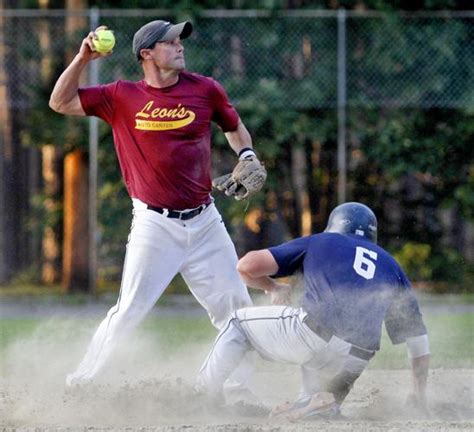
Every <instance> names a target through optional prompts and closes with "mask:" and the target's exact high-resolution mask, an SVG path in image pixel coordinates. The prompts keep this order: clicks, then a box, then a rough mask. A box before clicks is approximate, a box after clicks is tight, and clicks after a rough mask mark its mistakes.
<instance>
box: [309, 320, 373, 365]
mask: <svg viewBox="0 0 474 432" xmlns="http://www.w3.org/2000/svg"><path fill="white" fill-rule="evenodd" d="M303 323H305V324H306V325H307V326H308V327H309V328H310V329H311V330H312V331H313V332H314V333H316V334H317V335H318V336H319V337H320V338H321V339H323V340H324V341H325V342H329V341H330V340H331V338H332V337H333V336H334V334H333V333H331V332H330V331H329V330H328V329H326V328H324V327H322V326H321V325H319V324H318V323H317V322H315V321H314V320H313V319H312V318H311V317H310V316H309V315H306V317H305V318H304V319H303ZM349 354H350V355H352V356H354V357H357V358H360V359H361V360H367V361H369V360H370V359H371V358H372V357H373V356H374V355H375V352H374V351H369V350H366V349H364V348H359V347H357V346H355V345H351V349H350V350H349Z"/></svg>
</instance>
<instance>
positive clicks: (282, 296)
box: [270, 282, 291, 305]
mask: <svg viewBox="0 0 474 432" xmlns="http://www.w3.org/2000/svg"><path fill="white" fill-rule="evenodd" d="M270 298H271V304H273V305H289V304H291V285H288V284H286V283H277V282H275V287H274V288H273V289H272V290H271V291H270Z"/></svg>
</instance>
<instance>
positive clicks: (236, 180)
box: [212, 156, 267, 201]
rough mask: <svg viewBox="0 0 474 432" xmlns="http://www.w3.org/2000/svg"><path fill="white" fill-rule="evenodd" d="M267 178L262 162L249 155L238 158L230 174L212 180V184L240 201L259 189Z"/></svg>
mask: <svg viewBox="0 0 474 432" xmlns="http://www.w3.org/2000/svg"><path fill="white" fill-rule="evenodd" d="M266 178H267V171H266V169H265V167H264V166H263V164H262V163H261V162H260V161H259V160H258V159H257V158H256V157H255V156H251V157H249V158H246V159H242V160H239V162H238V163H237V165H236V166H235V168H234V170H233V171H232V173H231V174H225V175H223V176H220V177H217V178H215V179H214V180H213V181H212V186H214V187H215V188H216V189H218V190H220V191H223V192H225V194H226V195H228V196H233V197H234V198H235V199H236V200H238V201H240V200H242V199H244V198H248V197H249V196H252V195H254V194H256V193H257V192H258V191H260V190H261V189H262V187H263V185H264V183H265V180H266Z"/></svg>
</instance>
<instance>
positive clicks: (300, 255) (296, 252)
mask: <svg viewBox="0 0 474 432" xmlns="http://www.w3.org/2000/svg"><path fill="white" fill-rule="evenodd" d="M309 239H310V237H301V238H298V239H295V240H291V241H289V242H286V243H283V244H281V245H279V246H274V247H271V248H268V250H269V251H270V253H271V254H272V255H273V258H275V261H276V263H277V264H278V272H277V273H275V274H274V275H273V277H284V276H290V275H292V274H293V273H295V272H296V271H297V270H299V269H301V268H302V267H303V261H304V258H305V255H306V250H307V249H308V243H309Z"/></svg>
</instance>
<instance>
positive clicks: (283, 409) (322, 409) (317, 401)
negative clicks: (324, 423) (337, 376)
mask: <svg viewBox="0 0 474 432" xmlns="http://www.w3.org/2000/svg"><path fill="white" fill-rule="evenodd" d="M338 414H339V405H338V404H337V403H336V400H335V399H334V396H333V395H332V394H331V393H327V392H321V393H316V394H315V395H313V396H312V397H311V398H310V399H309V400H308V399H306V400H304V401H296V402H286V403H284V404H282V405H278V406H276V407H275V408H273V410H272V411H271V412H270V416H269V418H270V419H283V420H288V421H291V422H294V421H298V420H310V419H314V420H316V419H328V418H333V417H336V416H337V415H338Z"/></svg>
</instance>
